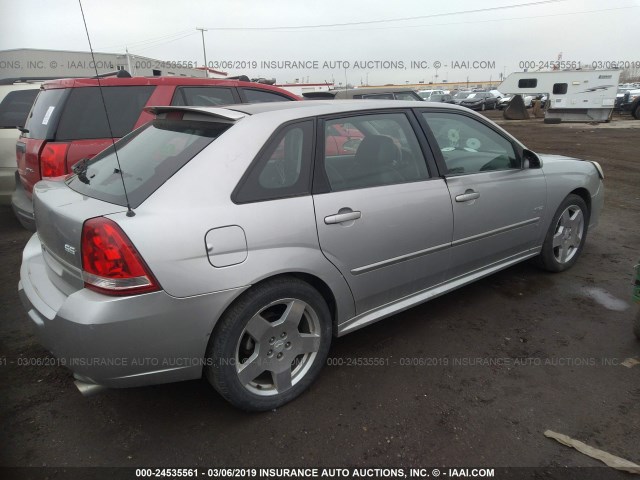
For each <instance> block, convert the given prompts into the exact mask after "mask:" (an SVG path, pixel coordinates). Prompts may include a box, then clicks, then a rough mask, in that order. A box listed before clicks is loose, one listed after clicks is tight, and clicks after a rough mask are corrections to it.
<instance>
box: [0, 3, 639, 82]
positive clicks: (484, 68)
mask: <svg viewBox="0 0 640 480" xmlns="http://www.w3.org/2000/svg"><path fill="white" fill-rule="evenodd" d="M532 3H536V5H529V6H522V7H515V8H504V7H512V6H514V5H522V4H532ZM82 5H83V8H84V11H85V16H86V21H87V25H88V28H89V33H90V36H91V41H92V44H93V47H94V50H95V51H102V52H115V53H121V52H124V50H125V48H128V50H129V52H130V53H135V54H139V55H144V56H147V57H151V58H154V59H159V60H167V61H186V62H197V63H198V65H202V64H203V61H204V59H203V46H202V37H201V33H200V32H199V31H196V27H204V28H208V31H207V32H205V33H204V37H205V44H206V54H207V61H208V63H209V64H210V65H212V64H213V65H214V66H217V67H218V69H220V70H224V71H227V72H229V73H230V74H242V73H245V74H247V75H249V76H252V77H255V76H264V77H267V78H272V77H275V78H276V79H277V81H278V82H279V83H285V82H292V81H294V80H295V79H300V80H302V79H303V78H304V80H305V81H306V80H307V77H308V80H309V81H310V82H324V81H332V79H333V80H335V82H336V84H337V83H339V82H344V81H345V76H346V78H347V79H348V82H349V83H353V84H356V85H357V84H360V83H361V82H363V83H366V81H367V79H368V82H369V84H384V83H405V82H410V83H417V82H419V81H424V82H425V83H428V82H429V81H434V80H436V78H435V76H436V74H437V75H438V80H445V79H446V80H448V81H450V82H451V81H465V80H466V79H467V77H469V79H470V81H481V80H489V79H490V78H491V79H493V80H496V79H497V78H498V77H499V76H500V74H501V73H502V72H504V73H507V74H508V73H509V72H512V71H519V70H522V69H523V67H526V66H529V67H530V66H532V64H531V63H527V64H524V63H522V62H533V65H535V67H536V68H537V67H538V66H540V65H541V63H540V62H543V64H542V66H543V67H544V66H545V65H544V62H547V61H554V60H556V59H557V57H558V54H559V53H560V52H562V59H563V60H564V61H568V62H573V61H575V62H578V61H579V62H582V63H583V64H585V63H587V64H588V65H591V64H592V62H601V63H600V64H599V66H601V67H606V66H607V63H606V62H610V61H630V62H640V50H639V49H638V36H637V32H638V19H639V18H640V0H609V1H608V2H602V1H601V0H547V1H545V0H540V1H538V2H535V0H483V1H478V0H447V1H446V2H445V1H419V0H395V1H384V2H371V1H357V0H351V1H350V0H323V1H315V2H310V1H289V0H270V1H265V0H217V1H210V0H182V1H179V2H177V1H175V0H135V1H134V0H108V1H105V0H100V1H97V0H83V2H82ZM479 10H482V11H479ZM416 17H421V18H416ZM398 19H403V20H398ZM355 22H359V23H358V24H353V23H355ZM368 22H373V23H368ZM345 23H351V25H340V26H326V25H335V24H345ZM313 26H320V27H316V28H313ZM295 27H305V28H295ZM13 48H43V49H45V48H46V49H56V50H57V49H59V50H88V43H87V37H86V34H85V31H84V25H83V23H82V16H81V13H80V7H79V4H78V0H56V1H55V2H52V1H51V0H0V50H6V49H13ZM267 61H280V62H283V61H290V62H293V61H304V62H307V63H306V65H305V66H306V68H304V69H298V68H296V66H295V65H290V66H284V67H283V64H282V63H280V64H275V65H271V64H270V65H269V66H267V65H265V64H264V63H263V62H267ZM215 62H218V63H217V64H215ZM229 62H231V65H229ZM241 62H248V63H244V64H243V63H241ZM309 62H317V64H312V63H309ZM325 62H334V63H331V64H327V65H325ZM337 62H343V63H342V64H338V63H337ZM345 62H348V65H347V68H346V70H345V68H344V66H345ZM355 62H358V65H356V64H355ZM375 62H378V63H375ZM381 62H387V63H381ZM412 62H420V63H419V65H420V66H421V67H423V68H412V67H414V65H412ZM435 62H440V67H439V69H438V71H437V72H436V70H435V68H434V63H435ZM473 62H486V63H475V64H474V63H473ZM436 65H437V64H436ZM474 65H475V66H476V67H478V68H473V67H474ZM639 65H640V63H639ZM253 66H256V68H252V67H253ZM271 66H273V67H275V68H270V67H271ZM235 67H239V68H238V69H236V68H235ZM278 67H280V68H278ZM424 67H429V68H424Z"/></svg>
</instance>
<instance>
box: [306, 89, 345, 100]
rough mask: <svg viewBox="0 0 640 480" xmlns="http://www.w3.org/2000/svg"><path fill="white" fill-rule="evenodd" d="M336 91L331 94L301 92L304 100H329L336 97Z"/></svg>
mask: <svg viewBox="0 0 640 480" xmlns="http://www.w3.org/2000/svg"><path fill="white" fill-rule="evenodd" d="M336 93H337V91H333V92H303V94H302V96H303V97H304V98H305V100H327V99H329V100H331V99H334V98H335V97H336Z"/></svg>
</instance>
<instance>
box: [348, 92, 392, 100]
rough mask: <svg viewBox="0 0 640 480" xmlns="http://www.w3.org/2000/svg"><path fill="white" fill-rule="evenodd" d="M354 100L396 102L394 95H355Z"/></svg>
mask: <svg viewBox="0 0 640 480" xmlns="http://www.w3.org/2000/svg"><path fill="white" fill-rule="evenodd" d="M353 98H365V99H367V98H368V99H375V100H395V98H394V96H393V93H372V94H370V95H354V96H353Z"/></svg>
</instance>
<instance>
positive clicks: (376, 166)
mask: <svg viewBox="0 0 640 480" xmlns="http://www.w3.org/2000/svg"><path fill="white" fill-rule="evenodd" d="M354 127H355V129H357V130H356V131H357V132H358V134H359V135H361V136H362V137H361V138H358V137H355V136H354V137H352V138H351V139H347V140H345V142H352V143H353V142H354V141H356V140H357V144H356V146H357V148H356V149H355V152H354V153H351V152H350V151H349V150H347V149H346V148H345V146H343V147H342V149H338V151H336V152H331V151H330V150H329V149H326V150H325V155H324V169H325V173H326V175H327V178H328V180H329V185H330V187H331V190H332V191H340V190H351V189H354V188H368V187H378V186H382V185H392V184H396V183H405V182H415V181H419V180H424V179H426V178H428V176H429V174H428V171H427V166H426V163H425V159H424V156H423V154H422V150H421V149H420V145H419V144H418V140H417V138H416V135H415V132H414V131H413V128H412V127H411V124H410V123H409V120H408V119H407V117H406V116H405V115H404V114H402V113H389V114H379V115H362V116H357V117H346V118H340V119H335V120H329V121H327V122H326V123H325V144H329V142H330V141H331V140H332V139H335V132H336V131H339V132H342V131H348V130H350V131H353V130H354Z"/></svg>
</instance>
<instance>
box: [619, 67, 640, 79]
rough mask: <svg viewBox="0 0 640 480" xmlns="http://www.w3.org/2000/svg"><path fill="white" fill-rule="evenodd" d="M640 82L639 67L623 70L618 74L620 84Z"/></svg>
mask: <svg viewBox="0 0 640 480" xmlns="http://www.w3.org/2000/svg"><path fill="white" fill-rule="evenodd" d="M632 82H640V67H629V68H625V69H624V70H623V71H622V73H621V74H620V83H632Z"/></svg>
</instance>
